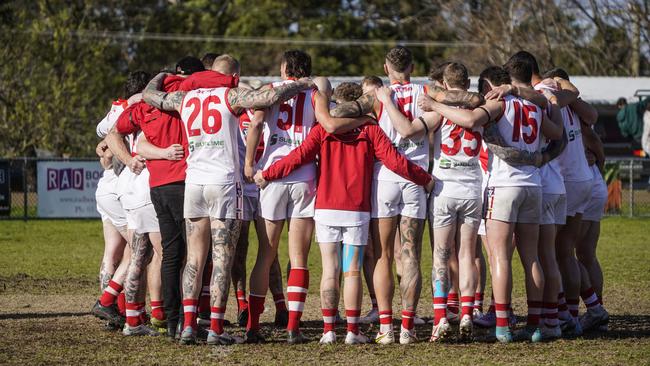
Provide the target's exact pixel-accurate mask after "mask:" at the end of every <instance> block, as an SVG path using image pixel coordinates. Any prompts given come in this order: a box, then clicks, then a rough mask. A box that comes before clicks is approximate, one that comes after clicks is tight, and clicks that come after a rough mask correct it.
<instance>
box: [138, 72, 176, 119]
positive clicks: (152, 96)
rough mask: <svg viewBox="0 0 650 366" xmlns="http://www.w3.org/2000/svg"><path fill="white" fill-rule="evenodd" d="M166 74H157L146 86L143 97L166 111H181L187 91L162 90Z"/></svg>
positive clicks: (150, 103) (148, 102)
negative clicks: (168, 91)
mask: <svg viewBox="0 0 650 366" xmlns="http://www.w3.org/2000/svg"><path fill="white" fill-rule="evenodd" d="M165 76H166V74H165V73H162V72H161V73H160V74H158V75H156V76H155V77H154V78H153V79H151V81H150V82H149V84H147V86H146V87H145V88H144V92H143V93H142V99H143V100H144V101H145V103H147V104H149V105H150V106H153V107H156V108H158V109H162V110H164V111H180V109H181V105H182V103H183V98H184V97H185V94H186V93H185V92H174V93H166V92H164V91H162V90H160V87H161V85H162V82H163V80H164V79H165Z"/></svg>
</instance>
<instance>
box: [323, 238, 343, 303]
mask: <svg viewBox="0 0 650 366" xmlns="http://www.w3.org/2000/svg"><path fill="white" fill-rule="evenodd" d="M318 246H319V248H320V253H321V258H322V263H323V275H322V277H321V279H320V303H321V308H322V309H332V310H334V309H337V308H338V307H339V296H340V295H339V291H340V289H339V275H340V273H341V248H340V246H341V243H319V244H318Z"/></svg>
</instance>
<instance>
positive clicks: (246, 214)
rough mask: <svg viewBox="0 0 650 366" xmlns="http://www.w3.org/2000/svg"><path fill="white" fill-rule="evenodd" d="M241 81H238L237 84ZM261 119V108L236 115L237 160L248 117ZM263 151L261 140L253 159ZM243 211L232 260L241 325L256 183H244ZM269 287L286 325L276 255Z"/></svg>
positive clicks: (278, 322) (256, 202)
mask: <svg viewBox="0 0 650 366" xmlns="http://www.w3.org/2000/svg"><path fill="white" fill-rule="evenodd" d="M240 85H241V84H240ZM263 119H264V112H263V111H252V110H247V111H246V113H242V115H241V116H240V117H239V136H240V137H241V138H240V139H239V144H238V153H239V161H240V163H241V162H243V161H244V159H245V157H246V136H247V135H248V129H249V128H250V125H251V120H256V121H262V120H263ZM263 151H264V143H263V142H260V145H258V149H257V155H256V160H258V159H259V158H260V157H261V155H262V153H263ZM243 168H244V164H241V172H242V177H243V174H244V169H243ZM243 204H244V205H243V211H242V227H241V232H240V234H239V241H238V242H237V250H236V252H235V261H234V263H233V265H232V271H231V273H232V283H233V286H234V287H235V294H236V295H237V312H238V316H237V322H238V323H239V325H240V326H242V327H245V326H246V325H247V324H248V301H247V298H246V256H247V253H248V232H249V229H250V223H251V222H254V223H255V224H256V222H257V220H256V218H257V216H258V213H259V188H257V186H256V185H255V183H244V197H243ZM257 228H258V227H257V224H256V225H255V229H256V233H257V237H260V236H261V235H264V234H263V230H257ZM269 278H270V281H269V289H270V290H271V294H272V295H273V301H274V303H275V325H276V326H283V327H284V326H286V325H287V320H288V315H289V314H288V311H287V305H286V301H285V298H284V286H283V283H282V270H281V268H280V263H279V262H278V259H277V256H276V258H275V261H274V262H273V264H272V265H271V270H270V274H269Z"/></svg>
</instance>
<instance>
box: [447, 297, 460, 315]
mask: <svg viewBox="0 0 650 366" xmlns="http://www.w3.org/2000/svg"><path fill="white" fill-rule="evenodd" d="M459 305H460V302H459V301H458V293H457V292H449V295H448V296H447V310H449V311H450V312H452V313H454V314H458V307H459Z"/></svg>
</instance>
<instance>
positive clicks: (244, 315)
mask: <svg viewBox="0 0 650 366" xmlns="http://www.w3.org/2000/svg"><path fill="white" fill-rule="evenodd" d="M237 324H239V326H240V327H245V326H246V325H248V309H245V310H243V311H241V312H240V313H239V314H238V315H237Z"/></svg>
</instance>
